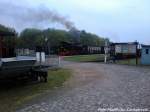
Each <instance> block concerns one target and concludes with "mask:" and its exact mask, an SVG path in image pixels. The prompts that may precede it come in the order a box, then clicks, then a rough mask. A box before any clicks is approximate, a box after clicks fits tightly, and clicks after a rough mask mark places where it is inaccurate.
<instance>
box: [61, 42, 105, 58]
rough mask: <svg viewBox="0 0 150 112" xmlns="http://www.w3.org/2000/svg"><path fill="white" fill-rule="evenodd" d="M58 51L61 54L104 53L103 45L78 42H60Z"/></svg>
mask: <svg viewBox="0 0 150 112" xmlns="http://www.w3.org/2000/svg"><path fill="white" fill-rule="evenodd" d="M58 53H59V55H63V56H69V55H86V54H104V46H87V45H82V44H80V43H68V42H61V44H60V46H59V50H58Z"/></svg>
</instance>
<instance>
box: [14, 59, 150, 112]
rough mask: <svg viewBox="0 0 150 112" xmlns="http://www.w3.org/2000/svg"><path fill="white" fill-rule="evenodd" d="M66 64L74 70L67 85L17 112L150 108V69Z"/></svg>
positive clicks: (75, 111)
mask: <svg viewBox="0 0 150 112" xmlns="http://www.w3.org/2000/svg"><path fill="white" fill-rule="evenodd" d="M64 64H65V66H64V67H67V68H71V69H73V71H74V75H73V77H72V78H71V79H70V80H69V81H68V82H66V83H65V84H64V87H63V88H61V89H56V90H54V91H52V92H50V93H49V94H47V95H45V96H41V98H38V100H37V99H35V101H34V100H33V101H31V102H32V103H31V102H29V103H28V104H27V105H25V106H24V107H22V109H19V110H18V111H17V112H98V111H99V112H101V111H100V109H101V108H105V109H107V108H112V109H114V108H122V109H127V108H130V109H139V108H140V109H150V69H148V68H147V69H146V68H140V67H131V66H123V65H108V64H96V63H69V62H64ZM107 112H108V111H107Z"/></svg>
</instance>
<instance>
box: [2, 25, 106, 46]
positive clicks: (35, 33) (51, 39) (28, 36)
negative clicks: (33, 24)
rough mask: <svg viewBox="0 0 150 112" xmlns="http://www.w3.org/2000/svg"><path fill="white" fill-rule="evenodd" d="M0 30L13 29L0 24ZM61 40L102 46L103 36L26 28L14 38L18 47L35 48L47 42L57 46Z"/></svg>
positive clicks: (73, 31)
mask: <svg viewBox="0 0 150 112" xmlns="http://www.w3.org/2000/svg"><path fill="white" fill-rule="evenodd" d="M2 30H5V31H14V29H12V28H7V27H5V26H3V25H0V31H2ZM61 42H69V43H80V44H81V45H88V46H103V45H104V43H105V38H102V37H99V36H97V35H95V34H92V33H87V32H86V31H84V30H83V31H77V30H72V31H65V30H57V29H50V28H49V29H45V30H40V29H35V28H27V29H25V30H23V31H22V32H21V33H20V35H18V38H16V43H17V47H18V48H35V47H36V46H44V45H45V44H48V46H50V47H57V46H59V45H60V43H61Z"/></svg>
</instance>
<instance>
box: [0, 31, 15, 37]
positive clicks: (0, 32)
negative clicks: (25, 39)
mask: <svg viewBox="0 0 150 112" xmlns="http://www.w3.org/2000/svg"><path fill="white" fill-rule="evenodd" d="M0 36H15V33H14V32H9V31H0Z"/></svg>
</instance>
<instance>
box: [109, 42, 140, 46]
mask: <svg viewBox="0 0 150 112" xmlns="http://www.w3.org/2000/svg"><path fill="white" fill-rule="evenodd" d="M136 44H138V42H121V43H112V44H111V45H136Z"/></svg>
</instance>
